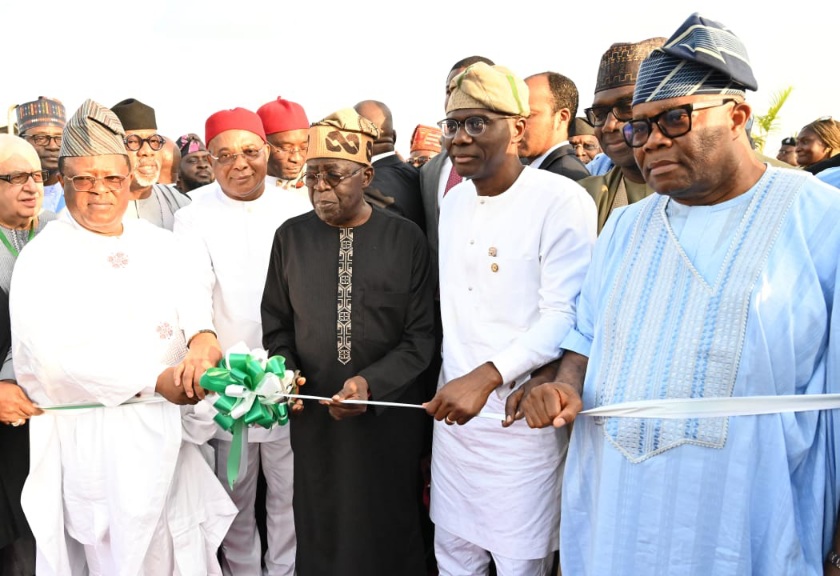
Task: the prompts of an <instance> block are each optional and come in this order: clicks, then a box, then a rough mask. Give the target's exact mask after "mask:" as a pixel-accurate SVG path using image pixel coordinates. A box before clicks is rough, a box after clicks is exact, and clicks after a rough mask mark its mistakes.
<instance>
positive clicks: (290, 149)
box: [269, 144, 309, 156]
mask: <svg viewBox="0 0 840 576" xmlns="http://www.w3.org/2000/svg"><path fill="white" fill-rule="evenodd" d="M269 146H271V148H272V149H274V150H276V151H277V152H282V153H283V154H288V155H289V156H291V155H293V154H297V153H298V152H300V155H301V156H306V153H307V152H309V144H304V145H303V146H290V145H289V144H283V145H282V146H275V145H274V144H269Z"/></svg>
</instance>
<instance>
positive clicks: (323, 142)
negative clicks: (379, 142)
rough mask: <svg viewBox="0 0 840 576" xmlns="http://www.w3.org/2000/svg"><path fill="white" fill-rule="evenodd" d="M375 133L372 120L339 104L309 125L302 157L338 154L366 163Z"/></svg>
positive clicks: (370, 156) (376, 133) (325, 156)
mask: <svg viewBox="0 0 840 576" xmlns="http://www.w3.org/2000/svg"><path fill="white" fill-rule="evenodd" d="M378 136H379V129H378V128H377V127H376V124H374V123H373V122H371V121H370V120H368V119H367V118H365V117H364V116H360V115H359V114H358V113H357V112H356V111H355V110H353V109H352V108H343V109H341V110H339V111H337V112H333V113H332V114H330V115H329V116H327V117H326V118H324V119H323V120H320V121H318V122H315V123H314V124H313V125H312V126H311V127H310V128H309V152H308V153H307V155H306V158H307V159H311V158H338V159H342V160H352V161H353V162H358V163H359V164H366V165H370V161H371V158H372V157H373V152H372V151H373V141H374V140H376V138H377V137H378Z"/></svg>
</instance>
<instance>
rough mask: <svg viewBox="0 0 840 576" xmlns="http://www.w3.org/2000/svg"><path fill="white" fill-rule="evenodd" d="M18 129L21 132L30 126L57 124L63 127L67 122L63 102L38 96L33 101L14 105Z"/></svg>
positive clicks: (29, 128) (30, 127)
mask: <svg viewBox="0 0 840 576" xmlns="http://www.w3.org/2000/svg"><path fill="white" fill-rule="evenodd" d="M15 115H16V116H17V124H18V130H19V131H20V133H21V134H24V133H26V131H27V130H31V129H32V128H39V127H42V126H58V127H59V128H64V125H65V124H66V123H67V116H66V114H65V111H64V104H62V103H61V102H59V101H58V100H56V99H54V98H47V97H45V96H38V99H37V100H34V101H33V102H26V103H24V104H18V105H17V107H15Z"/></svg>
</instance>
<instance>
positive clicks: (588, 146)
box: [572, 142, 600, 152]
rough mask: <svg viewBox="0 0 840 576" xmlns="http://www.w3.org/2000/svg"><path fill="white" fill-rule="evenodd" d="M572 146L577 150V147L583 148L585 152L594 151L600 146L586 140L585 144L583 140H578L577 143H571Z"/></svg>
mask: <svg viewBox="0 0 840 576" xmlns="http://www.w3.org/2000/svg"><path fill="white" fill-rule="evenodd" d="M572 147H573V148H574V149H575V150H577V149H578V148H583V149H584V150H586V151H587V152H595V151H596V150H598V149H599V148H600V146H598V145H597V144H592V143H590V142H587V143H586V144H584V143H583V142H578V143H577V144H572Z"/></svg>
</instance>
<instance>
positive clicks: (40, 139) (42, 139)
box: [24, 134, 61, 147]
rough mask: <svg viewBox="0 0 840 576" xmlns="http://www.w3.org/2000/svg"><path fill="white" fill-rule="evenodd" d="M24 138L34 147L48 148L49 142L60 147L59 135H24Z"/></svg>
mask: <svg viewBox="0 0 840 576" xmlns="http://www.w3.org/2000/svg"><path fill="white" fill-rule="evenodd" d="M24 138H26V139H27V140H29V141H30V142H32V143H33V144H35V146H43V147H46V146H49V145H50V142H51V141H52V142H55V145H56V146H61V134H59V135H58V136H50V135H49V134H32V135H29V134H26V135H24Z"/></svg>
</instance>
